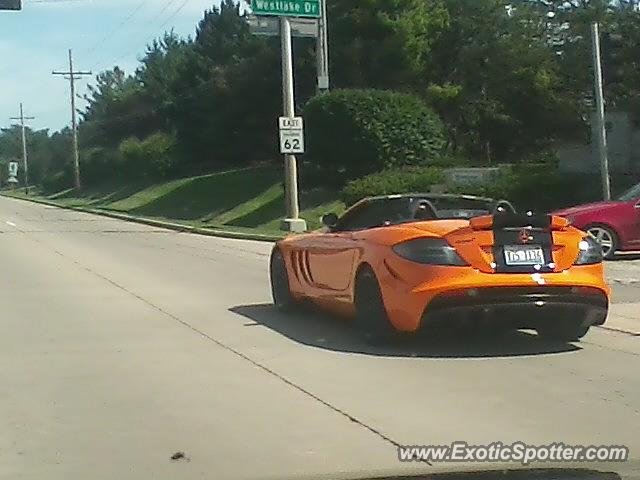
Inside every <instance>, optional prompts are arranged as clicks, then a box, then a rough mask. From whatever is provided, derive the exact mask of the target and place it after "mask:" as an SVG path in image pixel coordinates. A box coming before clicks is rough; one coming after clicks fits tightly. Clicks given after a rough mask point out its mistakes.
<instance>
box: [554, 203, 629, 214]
mask: <svg viewBox="0 0 640 480" xmlns="http://www.w3.org/2000/svg"><path fill="white" fill-rule="evenodd" d="M619 204H620V202H594V203H585V204H583V205H576V206H575V207H570V208H564V209H562V210H557V211H555V212H553V214H554V215H559V216H563V217H564V216H571V215H578V214H581V213H587V212H595V211H598V210H605V209H607V208H611V207H615V206H616V205H619Z"/></svg>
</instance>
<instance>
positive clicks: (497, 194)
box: [453, 165, 634, 212]
mask: <svg viewBox="0 0 640 480" xmlns="http://www.w3.org/2000/svg"><path fill="white" fill-rule="evenodd" d="M611 182H612V187H613V190H614V193H615V194H616V195H617V194H619V193H621V192H622V191H623V190H625V189H626V188H628V187H629V186H630V185H631V184H633V182H634V179H633V178H627V177H625V176H622V177H615V176H614V177H613V178H612V179H611ZM453 191H454V192H457V193H466V194H469V195H480V196H486V197H491V198H496V199H506V200H509V201H511V202H512V203H513V204H514V205H515V207H516V208H517V209H518V210H520V211H526V210H533V211H537V212H551V211H553V210H557V209H560V208H564V207H569V206H573V205H579V204H581V203H588V202H594V201H598V200H601V199H602V186H601V180H600V176H599V175H597V174H580V173H572V174H568V173H565V172H559V171H557V170H550V169H549V168H546V169H545V168H541V167H540V166H537V165H522V166H516V167H514V168H513V169H511V170H505V171H503V172H502V173H501V174H500V176H499V177H498V179H497V180H496V181H495V182H494V183H493V184H490V185H484V186H483V185H469V186H464V187H463V186H460V187H456V188H455V189H453Z"/></svg>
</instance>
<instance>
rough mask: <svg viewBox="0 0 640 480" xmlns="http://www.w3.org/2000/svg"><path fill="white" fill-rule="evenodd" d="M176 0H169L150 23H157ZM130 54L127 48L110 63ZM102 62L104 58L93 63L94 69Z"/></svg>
mask: <svg viewBox="0 0 640 480" xmlns="http://www.w3.org/2000/svg"><path fill="white" fill-rule="evenodd" d="M176 1H177V0H168V1H167V2H166V3H165V4H164V6H163V7H162V8H161V9H160V11H159V12H158V13H156V15H154V16H153V18H152V19H151V20H149V22H148V24H153V23H155V21H156V20H158V19H159V18H160V17H161V16H162V14H163V13H164V12H166V11H167V9H168V8H169V7H170V6H171V5H172V4H174V3H175V2H176ZM129 38H131V37H129ZM127 43H130V42H127ZM128 54H129V51H128V50H127V52H126V53H124V54H123V55H121V56H119V57H118V58H117V59H116V60H113V61H110V62H109V63H110V64H112V63H117V62H119V61H120V60H122V59H123V58H124V57H126V56H127V55H128ZM101 63H102V60H98V61H97V62H96V63H95V64H94V65H93V67H92V70H96V69H97V67H98V65H100V64H101Z"/></svg>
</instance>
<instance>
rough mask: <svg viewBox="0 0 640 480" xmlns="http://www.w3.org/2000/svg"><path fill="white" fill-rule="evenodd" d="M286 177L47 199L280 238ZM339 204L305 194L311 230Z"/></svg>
mask: <svg viewBox="0 0 640 480" xmlns="http://www.w3.org/2000/svg"><path fill="white" fill-rule="evenodd" d="M283 176H284V175H283V172H282V169H281V168H275V167H270V166H269V167H257V168H251V169H243V170H233V171H229V172H221V173H215V174H210V175H202V176H197V177H191V178H183V179H179V180H172V181H168V182H160V183H135V184H130V185H117V184H106V185H102V186H100V187H99V188H89V189H86V190H84V191H83V192H82V195H81V196H78V195H77V193H76V192H75V191H74V190H65V191H63V192H58V193H56V194H54V195H49V196H47V197H46V198H47V199H48V200H52V201H55V202H57V203H60V204H63V205H69V206H82V207H92V208H100V209H104V210H110V211H115V212H120V213H126V214H130V215H136V216H140V217H147V218H158V219H165V220H173V221H178V222H180V223H185V224H188V225H195V226H198V227H206V228H214V229H227V230H240V231H243V230H247V229H250V230H252V231H256V232H261V233H277V232H279V225H280V220H281V219H282V218H283V217H284V215H285V210H284V209H285V207H284V188H283V185H282V180H283ZM336 198H337V194H336V193H335V192H328V191H325V190H313V191H307V192H302V193H301V195H300V206H301V216H302V217H303V218H304V219H305V220H307V222H308V224H309V228H310V229H315V228H318V227H319V226H320V220H319V219H320V217H321V216H322V214H324V213H326V212H330V211H332V212H341V211H342V210H344V204H343V203H342V202H340V201H338V200H336Z"/></svg>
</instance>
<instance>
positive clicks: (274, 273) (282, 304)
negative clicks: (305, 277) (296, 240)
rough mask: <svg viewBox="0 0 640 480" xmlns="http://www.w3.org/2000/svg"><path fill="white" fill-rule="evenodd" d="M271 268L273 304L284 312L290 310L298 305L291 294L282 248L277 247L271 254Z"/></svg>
mask: <svg viewBox="0 0 640 480" xmlns="http://www.w3.org/2000/svg"><path fill="white" fill-rule="evenodd" d="M269 270H270V276H271V295H272V297H273V304H274V305H275V307H276V308H277V309H278V310H280V311H282V312H289V311H291V310H293V309H294V308H295V306H296V300H295V298H294V297H293V295H292V294H291V287H290V286H289V274H288V273H287V266H286V264H285V262H284V257H283V256H282V252H281V251H280V250H277V249H276V250H274V251H273V253H272V254H271V262H270V269H269Z"/></svg>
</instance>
